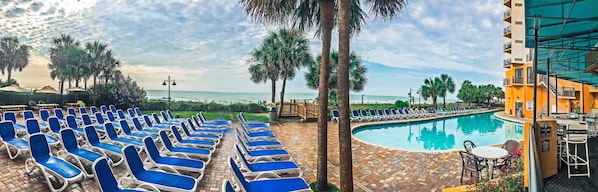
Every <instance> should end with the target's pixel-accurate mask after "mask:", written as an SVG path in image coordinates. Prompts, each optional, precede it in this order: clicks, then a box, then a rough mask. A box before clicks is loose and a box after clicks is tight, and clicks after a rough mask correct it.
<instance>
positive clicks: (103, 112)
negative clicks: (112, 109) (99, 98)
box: [100, 105, 108, 114]
mask: <svg viewBox="0 0 598 192" xmlns="http://www.w3.org/2000/svg"><path fill="white" fill-rule="evenodd" d="M100 110H102V114H106V112H108V108H107V107H106V105H102V106H100Z"/></svg>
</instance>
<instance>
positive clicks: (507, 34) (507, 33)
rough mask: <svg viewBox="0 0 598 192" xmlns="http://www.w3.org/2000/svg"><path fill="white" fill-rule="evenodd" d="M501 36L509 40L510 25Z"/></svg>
mask: <svg viewBox="0 0 598 192" xmlns="http://www.w3.org/2000/svg"><path fill="white" fill-rule="evenodd" d="M502 36H503V37H506V38H511V26H510V25H509V26H506V27H505V28H504V29H503V33H502Z"/></svg>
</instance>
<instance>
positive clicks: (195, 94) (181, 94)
mask: <svg viewBox="0 0 598 192" xmlns="http://www.w3.org/2000/svg"><path fill="white" fill-rule="evenodd" d="M146 92H147V98H148V99H166V98H168V91H167V90H146ZM362 96H363V102H364V103H394V102H395V101H396V100H403V101H407V100H408V97H407V96H392V95H368V94H355V93H351V94H350V95H349V97H350V100H351V103H361V102H362ZM170 97H171V98H172V99H173V101H199V102H216V103H237V102H240V103H257V102H262V101H266V102H269V101H270V100H271V99H272V95H271V93H270V92H212V91H170ZM316 97H318V93H317V92H313V93H301V92H297V93H295V92H290V93H285V95H284V100H285V101H292V100H295V101H297V102H303V101H307V102H312V101H314V100H315V99H316ZM279 100H280V94H277V95H276V101H279ZM415 100H416V102H417V98H415ZM447 100H448V99H447ZM422 101H423V100H422Z"/></svg>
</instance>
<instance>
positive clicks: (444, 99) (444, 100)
mask: <svg viewBox="0 0 598 192" xmlns="http://www.w3.org/2000/svg"><path fill="white" fill-rule="evenodd" d="M442 107H444V108H446V96H444V97H442Z"/></svg>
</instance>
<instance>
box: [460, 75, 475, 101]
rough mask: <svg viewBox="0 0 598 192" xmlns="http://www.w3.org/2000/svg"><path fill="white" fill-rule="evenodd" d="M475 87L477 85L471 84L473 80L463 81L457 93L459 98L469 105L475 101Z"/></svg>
mask: <svg viewBox="0 0 598 192" xmlns="http://www.w3.org/2000/svg"><path fill="white" fill-rule="evenodd" d="M475 88H476V87H475V86H474V85H472V84H471V81H469V80H465V81H463V83H462V84H461V88H459V92H458V93H457V98H459V99H460V100H461V101H463V102H467V104H468V105H469V104H471V102H473V101H474V98H473V97H474V94H475Z"/></svg>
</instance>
